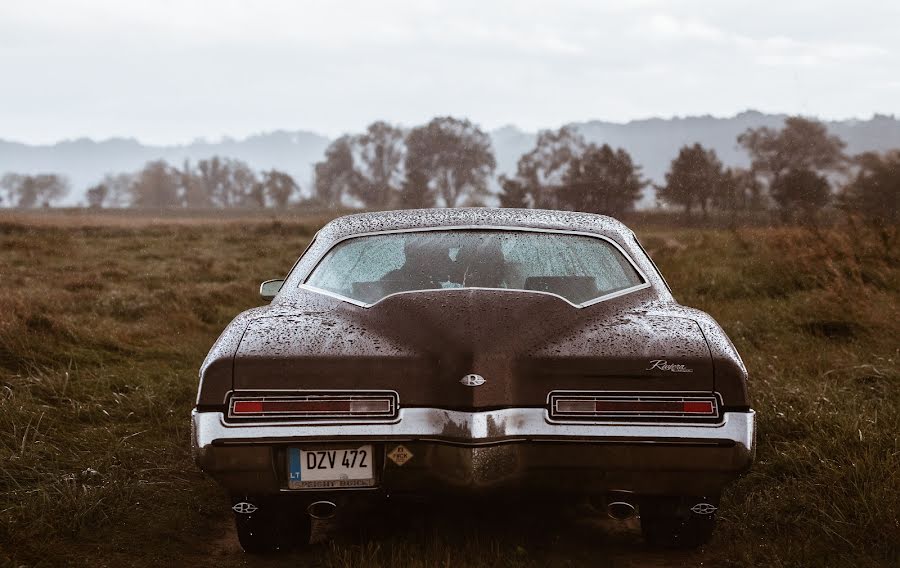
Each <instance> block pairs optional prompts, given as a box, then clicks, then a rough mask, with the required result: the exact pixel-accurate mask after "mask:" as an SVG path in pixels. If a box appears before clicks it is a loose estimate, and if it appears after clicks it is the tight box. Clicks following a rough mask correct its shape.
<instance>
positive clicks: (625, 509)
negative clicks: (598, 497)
mask: <svg viewBox="0 0 900 568" xmlns="http://www.w3.org/2000/svg"><path fill="white" fill-rule="evenodd" d="M606 514H607V515H609V516H610V517H612V518H613V519H616V520H617V521H627V520H628V519H630V518H631V517H633V516H634V505H632V504H631V503H626V502H625V501H613V502H612V503H610V504H608V505H607V506H606Z"/></svg>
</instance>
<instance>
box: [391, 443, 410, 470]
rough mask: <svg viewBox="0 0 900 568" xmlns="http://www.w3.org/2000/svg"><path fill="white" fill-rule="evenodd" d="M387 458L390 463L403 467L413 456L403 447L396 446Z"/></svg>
mask: <svg viewBox="0 0 900 568" xmlns="http://www.w3.org/2000/svg"><path fill="white" fill-rule="evenodd" d="M387 456H388V457H389V458H391V461H392V462H394V463H395V464H397V465H403V464H405V463H406V462H408V461H409V460H411V459H412V457H413V454H412V452H411V451H409V450H408V449H406V447H405V446H397V447H396V448H394V449H393V450H391V451H390V452H389V453H388V455H387Z"/></svg>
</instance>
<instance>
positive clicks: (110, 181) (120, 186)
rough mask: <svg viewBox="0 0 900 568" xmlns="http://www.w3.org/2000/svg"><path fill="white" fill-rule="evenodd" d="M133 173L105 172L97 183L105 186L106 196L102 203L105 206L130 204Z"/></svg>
mask: <svg viewBox="0 0 900 568" xmlns="http://www.w3.org/2000/svg"><path fill="white" fill-rule="evenodd" d="M135 177H136V176H135V174H131V173H120V174H106V175H105V176H103V179H102V180H100V183H99V184H98V185H102V186H104V187H106V190H107V192H106V197H105V198H104V200H103V203H104V204H105V205H106V206H107V207H127V206H128V205H130V204H131V200H132V197H133V193H132V191H131V186H132V185H133V184H134V180H135Z"/></svg>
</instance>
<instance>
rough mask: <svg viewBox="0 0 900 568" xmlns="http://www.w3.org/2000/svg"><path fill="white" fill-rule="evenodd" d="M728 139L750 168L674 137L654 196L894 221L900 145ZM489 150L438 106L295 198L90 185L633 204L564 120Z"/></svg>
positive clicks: (260, 182) (618, 157) (180, 174)
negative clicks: (507, 168) (879, 148)
mask: <svg viewBox="0 0 900 568" xmlns="http://www.w3.org/2000/svg"><path fill="white" fill-rule="evenodd" d="M736 143H737V144H739V145H740V146H741V147H742V148H744V149H745V150H746V152H747V153H748V155H749V157H750V167H749V168H737V167H729V168H726V167H724V166H723V164H722V162H721V160H719V158H718V156H717V155H716V152H715V150H713V149H711V148H705V147H703V146H702V145H701V144H699V143H696V144H692V145H686V146H684V147H682V148H681V149H680V150H679V152H678V155H677V156H675V157H674V159H673V160H672V162H671V164H670V167H669V171H668V172H667V173H666V174H665V183H661V184H657V185H655V189H656V198H657V203H658V205H660V206H662V207H665V208H674V209H676V210H681V211H683V212H684V213H685V214H687V215H693V214H695V213H697V212H699V214H700V215H703V216H707V215H709V214H710V212H712V211H716V212H720V213H722V212H724V213H726V214H730V215H733V216H737V215H740V214H743V213H747V212H752V211H764V210H768V211H774V212H776V213H778V214H779V215H781V216H782V217H783V218H784V219H786V220H791V219H799V218H804V217H810V216H814V215H816V214H817V212H818V211H819V210H821V209H822V208H824V207H826V206H829V205H833V206H838V207H842V208H847V209H852V210H854V211H858V212H861V213H863V214H865V215H866V216H868V217H870V218H873V219H877V220H882V221H888V222H896V221H897V220H898V200H900V149H898V150H892V151H888V152H885V153H875V152H866V153H864V154H861V155H857V156H849V155H847V154H846V152H845V149H846V144H845V143H844V142H843V141H842V140H841V139H840V138H838V137H836V136H833V135H830V134H829V133H828V131H827V129H826V127H825V125H824V124H822V123H821V122H818V121H815V120H811V119H807V118H803V117H790V118H787V119H786V120H785V123H784V126H783V127H782V128H780V129H772V128H768V127H762V128H755V129H748V130H747V131H745V132H743V133H742V134H740V135H739V136H738V137H737V140H736ZM495 169H496V161H495V158H494V154H493V150H492V148H491V143H490V137H489V136H488V134H487V133H485V132H484V131H482V130H481V129H480V128H479V127H478V126H477V125H475V124H473V123H471V122H470V121H468V120H465V119H459V118H454V117H436V118H434V119H432V120H431V121H430V122H428V123H427V124H424V125H420V126H417V127H414V128H411V129H402V128H400V127H397V126H394V125H391V124H388V123H386V122H382V121H378V122H375V123H373V124H371V125H370V126H369V127H368V128H367V129H366V130H365V132H362V133H359V134H347V135H344V136H341V137H340V138H338V139H336V140H334V141H333V142H332V143H331V144H330V145H329V146H328V148H327V149H326V151H325V156H324V158H323V159H322V160H321V161H320V162H318V163H317V164H315V166H314V173H315V175H314V181H313V184H312V187H311V188H310V191H309V192H307V194H306V195H303V194H302V193H301V191H300V187H299V185H298V184H297V183H296V181H295V180H294V179H293V178H291V176H290V175H288V174H287V173H285V172H281V171H278V170H269V171H265V172H255V171H253V170H252V169H251V168H250V167H249V166H248V165H247V164H246V163H244V162H242V161H240V160H235V159H228V158H221V157H213V158H210V159H206V160H200V161H199V162H197V163H196V164H195V165H192V164H191V163H190V162H185V163H184V164H183V165H182V167H180V168H179V167H174V166H171V165H169V164H168V163H166V162H165V161H154V162H149V163H148V164H146V165H145V166H144V168H143V169H142V170H140V171H139V172H136V173H134V174H115V175H113V174H110V175H107V176H105V177H104V179H103V180H101V182H100V183H98V184H96V185H95V186H93V187H91V188H90V189H88V192H87V196H86V197H87V200H88V204H89V205H90V206H92V207H102V206H117V207H123V206H131V207H148V208H162V207H192V208H206V207H285V206H287V205H288V204H291V203H303V204H315V205H320V206H325V207H359V208H368V209H387V208H414V207H456V206H466V205H468V206H477V205H485V204H489V203H491V202H492V201H491V200H492V199H498V200H499V203H500V205H501V206H504V207H529V208H534V207H540V208H552V209H570V210H579V211H586V212H595V213H605V214H609V215H614V216H615V215H621V214H623V213H626V212H628V211H631V210H633V209H634V207H635V204H636V203H637V201H638V200H639V199H640V198H641V196H642V194H643V191H644V189H645V188H647V187H648V186H650V185H651V184H650V182H649V180H647V179H645V178H644V177H643V175H642V173H641V167H640V166H639V165H638V164H636V163H635V162H634V161H633V160H632V158H631V155H630V154H629V153H628V152H627V151H626V150H624V149H622V148H613V147H611V146H609V145H608V144H595V143H588V142H587V141H586V140H585V139H584V137H583V136H581V135H580V134H579V133H578V131H577V130H576V129H575V128H573V127H571V126H564V127H562V128H560V129H558V130H545V131H541V132H539V133H538V136H537V139H536V142H535V146H534V147H533V148H532V149H531V150H529V151H528V152H526V153H525V154H523V155H522V156H521V157H520V158H519V160H518V163H517V165H516V171H515V173H513V174H511V175H501V176H499V178H498V180H497V181H498V183H499V186H500V192H499V193H498V194H497V195H496V197H492V194H491V192H490V191H489V187H490V184H491V181H492V179H493V175H494V170H495ZM67 188H68V185H67V182H66V181H65V179H63V178H61V177H60V176H55V175H52V174H42V175H35V176H27V175H20V174H7V175H6V176H4V177H3V178H2V179H0V189H3V190H4V191H5V195H2V194H0V197H5V201H6V202H7V203H8V204H10V205H13V206H19V207H34V206H37V205H41V204H44V205H46V204H49V203H50V202H52V201H53V200H56V199H59V198H60V197H62V196H63V195H65V192H66V191H67Z"/></svg>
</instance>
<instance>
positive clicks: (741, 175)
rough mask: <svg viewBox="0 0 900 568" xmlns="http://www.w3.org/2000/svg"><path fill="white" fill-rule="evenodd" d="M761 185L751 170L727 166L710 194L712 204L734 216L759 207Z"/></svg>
mask: <svg viewBox="0 0 900 568" xmlns="http://www.w3.org/2000/svg"><path fill="white" fill-rule="evenodd" d="M762 191H763V187H762V183H761V182H760V181H759V178H758V177H756V176H755V175H754V174H753V172H751V171H750V170H746V169H744V168H728V169H726V170H725V171H724V172H722V178H721V181H720V182H719V184H718V187H717V188H716V191H715V193H714V194H713V196H712V206H713V207H714V208H716V209H718V210H720V211H725V212H727V213H729V214H730V215H731V217H736V216H737V214H738V213H739V212H742V211H743V212H746V211H750V210H754V209H761V208H762V206H763V203H762V197H763V194H762Z"/></svg>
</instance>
